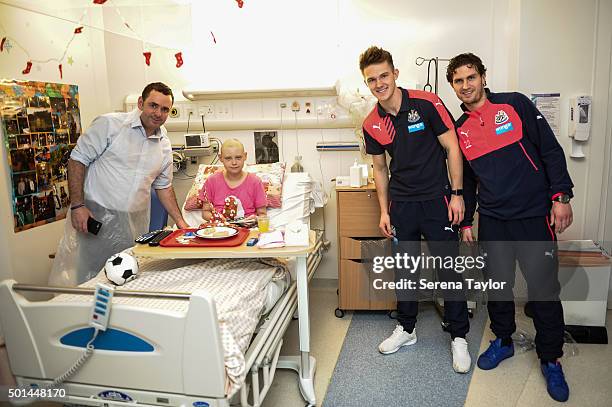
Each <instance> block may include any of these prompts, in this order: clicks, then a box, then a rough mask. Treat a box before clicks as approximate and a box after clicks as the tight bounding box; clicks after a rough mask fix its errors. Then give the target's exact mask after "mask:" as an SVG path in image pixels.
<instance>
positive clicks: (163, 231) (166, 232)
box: [149, 230, 174, 246]
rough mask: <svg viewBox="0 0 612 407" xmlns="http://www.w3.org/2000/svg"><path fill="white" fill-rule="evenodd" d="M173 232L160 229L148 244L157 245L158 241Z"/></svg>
mask: <svg viewBox="0 0 612 407" xmlns="http://www.w3.org/2000/svg"><path fill="white" fill-rule="evenodd" d="M172 232H174V231H173V230H162V231H161V232H159V233H158V234H157V236H155V237H154V238H153V239H151V241H150V242H149V246H159V242H161V241H162V240H164V239H165V238H166V237H168V236H170V235H171V234H172Z"/></svg>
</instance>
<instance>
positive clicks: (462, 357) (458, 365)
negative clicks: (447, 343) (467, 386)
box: [451, 337, 472, 373]
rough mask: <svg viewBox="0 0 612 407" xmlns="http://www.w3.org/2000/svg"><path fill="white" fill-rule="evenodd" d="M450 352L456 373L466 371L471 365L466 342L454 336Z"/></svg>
mask: <svg viewBox="0 0 612 407" xmlns="http://www.w3.org/2000/svg"><path fill="white" fill-rule="evenodd" d="M451 352H452V353H453V369H454V370H455V372H457V373H467V372H469V371H470V366H471V365H472V358H471V357H470V352H468V343H467V341H466V340H465V339H463V338H459V337H457V338H455V339H454V340H453V341H452V342H451Z"/></svg>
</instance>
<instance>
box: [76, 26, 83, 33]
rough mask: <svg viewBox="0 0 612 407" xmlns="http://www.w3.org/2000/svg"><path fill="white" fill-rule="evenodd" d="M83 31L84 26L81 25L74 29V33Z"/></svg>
mask: <svg viewBox="0 0 612 407" xmlns="http://www.w3.org/2000/svg"><path fill="white" fill-rule="evenodd" d="M82 32H83V26H81V27H77V28H75V29H74V33H75V34H80V33H82Z"/></svg>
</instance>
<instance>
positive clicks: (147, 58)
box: [142, 51, 151, 66]
mask: <svg viewBox="0 0 612 407" xmlns="http://www.w3.org/2000/svg"><path fill="white" fill-rule="evenodd" d="M142 55H144V57H145V64H147V66H150V65H151V52H149V51H147V52H143V53H142Z"/></svg>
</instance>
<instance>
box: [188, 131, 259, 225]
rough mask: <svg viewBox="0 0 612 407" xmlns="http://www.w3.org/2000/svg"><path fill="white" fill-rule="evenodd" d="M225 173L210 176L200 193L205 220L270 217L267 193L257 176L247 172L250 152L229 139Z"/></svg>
mask: <svg viewBox="0 0 612 407" xmlns="http://www.w3.org/2000/svg"><path fill="white" fill-rule="evenodd" d="M220 158H221V163H222V164H223V171H219V172H216V173H214V174H213V175H211V176H209V177H208V178H207V179H206V182H205V183H204V186H203V187H202V189H201V190H200V193H199V198H200V200H201V201H202V202H204V206H203V207H202V217H203V218H204V220H205V221H207V222H209V221H211V220H217V219H218V218H219V217H221V220H234V219H241V218H255V217H256V216H257V215H265V214H266V204H267V199H266V192H265V190H264V186H263V183H262V182H261V180H260V179H259V177H257V175H255V174H251V173H248V172H246V171H245V170H244V163H245V161H246V158H247V153H246V151H244V146H243V145H242V143H241V142H240V141H238V140H236V139H229V140H227V141H225V142H224V143H223V145H222V146H221V153H220ZM215 215H216V216H215Z"/></svg>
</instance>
